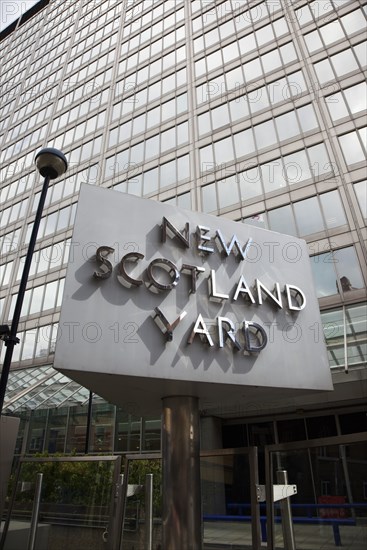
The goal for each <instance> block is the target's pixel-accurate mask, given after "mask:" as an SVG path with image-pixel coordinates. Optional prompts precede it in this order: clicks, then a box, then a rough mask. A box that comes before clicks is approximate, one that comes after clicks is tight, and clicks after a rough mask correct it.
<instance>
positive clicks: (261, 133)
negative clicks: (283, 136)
mask: <svg viewBox="0 0 367 550" xmlns="http://www.w3.org/2000/svg"><path fill="white" fill-rule="evenodd" d="M254 132H255V139H256V143H257V148H258V149H264V148H265V147H269V145H273V144H274V143H276V141H277V138H276V134H275V128H274V121H273V120H268V121H267V122H263V124H258V125H257V126H255V127H254Z"/></svg>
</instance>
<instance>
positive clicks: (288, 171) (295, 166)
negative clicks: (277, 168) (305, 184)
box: [284, 151, 311, 185]
mask: <svg viewBox="0 0 367 550" xmlns="http://www.w3.org/2000/svg"><path fill="white" fill-rule="evenodd" d="M284 171H285V176H286V178H287V180H288V183H289V185H293V184H295V183H298V182H301V181H305V180H308V179H310V178H311V172H310V168H309V164H308V159H307V155H306V151H298V152H297V153H292V154H291V155H286V156H285V157H284Z"/></svg>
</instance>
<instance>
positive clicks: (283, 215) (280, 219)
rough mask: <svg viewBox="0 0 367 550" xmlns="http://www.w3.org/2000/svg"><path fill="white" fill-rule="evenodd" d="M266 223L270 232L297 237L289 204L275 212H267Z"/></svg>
mask: <svg viewBox="0 0 367 550" xmlns="http://www.w3.org/2000/svg"><path fill="white" fill-rule="evenodd" d="M268 221H269V229H271V230H272V231H277V232H278V233H284V234H286V235H294V236H297V229H296V224H295V222H294V217H293V212H292V207H291V206H290V205H289V204H288V205H287V206H282V207H281V208H276V209H275V210H269V212H268Z"/></svg>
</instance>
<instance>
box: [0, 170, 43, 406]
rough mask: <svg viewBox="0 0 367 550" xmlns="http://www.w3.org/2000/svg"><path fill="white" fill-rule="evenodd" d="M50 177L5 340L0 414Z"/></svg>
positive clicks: (0, 383) (41, 200) (40, 206)
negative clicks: (8, 332)
mask: <svg viewBox="0 0 367 550" xmlns="http://www.w3.org/2000/svg"><path fill="white" fill-rule="evenodd" d="M50 179H51V178H50V176H46V177H45V179H44V182H43V187H42V191H41V196H40V200H39V203H38V207H37V212H36V217H35V219H34V223H33V228H32V233H31V238H30V240H29V245H28V250H27V255H26V258H25V262H24V267H23V273H22V278H21V280H20V285H19V290H18V296H17V300H16V302H15V308H14V315H13V321H12V324H11V328H10V334H9V337H8V338H7V339H6V341H5V346H6V353H5V357H4V364H3V370H2V372H1V378H0V414H1V411H2V410H3V405H4V399H5V391H6V385H7V383H8V377H9V371H10V366H11V360H12V357H13V350H14V346H15V344H16V343H17V342H18V339H17V332H18V325H19V319H20V314H21V311H22V306H23V300H24V294H25V291H26V287H27V282H28V275H29V270H30V267H31V263H32V257H33V252H34V247H35V244H36V240H37V234H38V229H39V226H40V222H41V217H42V212H43V207H44V205H45V200H46V195H47V190H48V186H49V183H50Z"/></svg>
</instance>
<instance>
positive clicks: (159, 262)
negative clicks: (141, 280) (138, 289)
mask: <svg viewBox="0 0 367 550" xmlns="http://www.w3.org/2000/svg"><path fill="white" fill-rule="evenodd" d="M157 266H161V268H162V269H163V270H164V271H166V272H168V273H169V274H170V276H171V275H172V274H174V279H173V281H172V282H171V283H169V284H168V285H164V284H162V283H160V282H159V281H157V280H156V279H155V278H154V276H153V268H154V267H157ZM147 275H148V279H149V281H150V283H151V284H152V285H153V286H155V288H157V289H158V290H172V288H175V286H177V285H178V281H179V280H180V272H179V271H178V269H177V267H176V266H175V264H174V263H172V262H170V260H166V259H165V258H156V259H155V260H153V261H152V262H150V264H149V265H148V267H147Z"/></svg>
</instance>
